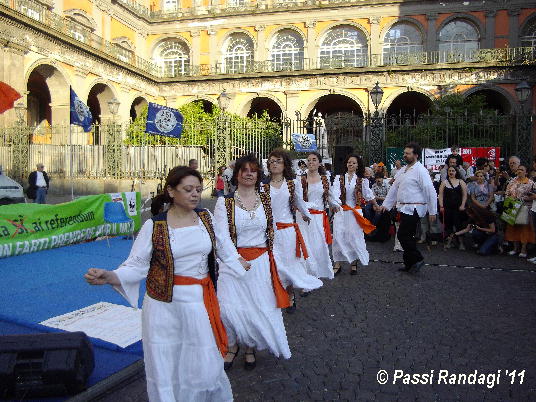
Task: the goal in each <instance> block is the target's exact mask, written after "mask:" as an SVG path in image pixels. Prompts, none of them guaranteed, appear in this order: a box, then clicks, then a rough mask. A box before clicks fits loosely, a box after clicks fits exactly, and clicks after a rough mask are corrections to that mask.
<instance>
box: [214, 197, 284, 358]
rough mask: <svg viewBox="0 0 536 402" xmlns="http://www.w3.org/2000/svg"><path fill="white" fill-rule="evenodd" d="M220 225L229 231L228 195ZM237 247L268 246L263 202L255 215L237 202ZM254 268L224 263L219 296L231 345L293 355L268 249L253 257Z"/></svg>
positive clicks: (220, 203)
mask: <svg viewBox="0 0 536 402" xmlns="http://www.w3.org/2000/svg"><path fill="white" fill-rule="evenodd" d="M214 219H215V221H216V225H217V226H218V227H221V228H225V229H226V230H227V233H229V224H228V220H227V211H226V209H225V198H223V197H220V198H218V200H217V201H216V207H215V209H214ZM235 225H236V232H237V247H239V248H240V247H266V225H267V221H266V215H265V213H264V208H263V206H262V204H260V205H259V207H258V208H257V210H256V211H255V215H254V217H253V218H252V217H251V216H250V213H249V212H248V211H245V210H243V209H242V208H240V207H238V206H235ZM250 264H251V268H250V269H249V271H245V272H244V273H242V274H241V275H236V271H235V270H232V269H229V268H228V267H227V265H226V264H220V276H219V279H218V299H219V302H220V309H221V318H222V321H223V324H224V326H225V329H226V330H227V337H228V339H229V346H233V345H235V344H237V343H238V344H241V345H246V346H248V347H253V348H255V349H257V350H264V349H268V350H270V352H271V353H273V354H274V355H275V356H277V357H279V356H283V357H284V358H286V359H288V358H290V348H289V346H288V341H287V333H286V331H285V325H284V323H283V315H282V314H281V309H280V308H278V307H277V304H276V298H275V294H274V289H273V287H272V279H271V275H270V261H269V258H268V253H267V252H266V253H264V254H262V255H261V256H260V257H258V258H257V259H255V260H252V261H250Z"/></svg>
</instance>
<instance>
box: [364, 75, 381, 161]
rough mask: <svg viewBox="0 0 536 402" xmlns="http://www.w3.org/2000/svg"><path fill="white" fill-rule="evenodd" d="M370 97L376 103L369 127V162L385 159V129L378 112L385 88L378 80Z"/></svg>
mask: <svg viewBox="0 0 536 402" xmlns="http://www.w3.org/2000/svg"><path fill="white" fill-rule="evenodd" d="M370 98H371V100H372V103H373V104H374V114H373V115H372V117H371V118H370V127H369V141H368V142H369V162H371V163H372V162H380V161H382V160H383V155H384V149H383V142H384V134H385V133H384V130H383V122H382V118H381V116H380V113H379V112H378V106H379V105H380V103H381V101H382V98H383V89H381V87H380V84H379V82H376V85H374V88H372V89H371V90H370Z"/></svg>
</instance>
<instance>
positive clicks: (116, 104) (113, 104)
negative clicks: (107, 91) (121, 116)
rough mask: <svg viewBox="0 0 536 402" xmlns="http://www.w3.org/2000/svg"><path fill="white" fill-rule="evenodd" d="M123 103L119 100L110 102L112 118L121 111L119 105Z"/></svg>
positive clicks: (115, 99) (113, 99) (114, 99)
mask: <svg viewBox="0 0 536 402" xmlns="http://www.w3.org/2000/svg"><path fill="white" fill-rule="evenodd" d="M120 104H121V102H119V101H118V100H117V98H115V97H114V98H112V99H110V100H109V101H108V108H109V109H110V113H111V114H112V116H115V115H116V114H117V112H118V111H119V105H120Z"/></svg>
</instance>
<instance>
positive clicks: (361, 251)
mask: <svg viewBox="0 0 536 402" xmlns="http://www.w3.org/2000/svg"><path fill="white" fill-rule="evenodd" d="M356 182H357V175H355V174H354V175H352V179H351V180H349V178H348V173H346V177H345V181H344V183H345V185H346V205H348V206H349V207H351V208H354V207H355V205H356V200H355V186H356ZM361 184H362V185H361V191H362V194H363V198H364V199H365V200H366V201H370V200H373V199H374V193H373V192H372V190H371V189H370V187H369V181H368V180H367V179H365V178H364V179H363V180H362V183H361ZM332 192H333V195H334V196H335V197H337V198H339V197H340V196H341V182H340V177H339V176H337V177H335V180H334V181H333V186H332ZM358 212H359V213H360V214H361V215H363V211H362V210H358ZM331 251H332V252H333V261H346V262H349V263H352V262H353V261H355V260H357V259H359V262H361V265H368V263H369V253H368V251H367V245H366V243H365V235H364V233H363V229H362V228H361V226H359V224H358V223H357V221H356V219H355V216H354V213H353V212H352V211H343V210H342V209H340V210H339V212H337V213H336V214H335V216H334V217H333V246H332V249H331Z"/></svg>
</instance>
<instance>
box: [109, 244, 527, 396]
mask: <svg viewBox="0 0 536 402" xmlns="http://www.w3.org/2000/svg"><path fill="white" fill-rule="evenodd" d="M368 247H369V251H370V253H371V259H372V260H380V261H373V262H371V264H370V265H369V266H367V267H361V268H360V269H359V274H358V275H356V276H351V275H349V268H348V267H345V269H344V271H343V272H342V273H341V274H340V275H339V276H337V277H336V278H335V279H334V280H332V281H325V285H324V287H323V288H321V289H319V290H317V291H315V292H313V293H312V294H311V295H310V296H308V297H306V298H303V297H298V298H297V301H298V305H297V307H298V309H297V311H296V313H295V314H293V315H288V314H284V315H285V323H286V328H287V334H288V339H289V343H290V348H291V351H292V358H291V359H289V360H282V359H276V358H274V357H273V356H271V355H270V354H269V353H267V352H266V351H264V352H260V353H258V355H257V367H256V368H255V370H253V371H250V372H248V371H245V370H244V369H243V368H242V364H243V359H244V357H243V354H242V352H241V353H240V354H239V356H238V357H237V359H236V361H235V365H234V367H233V368H232V370H231V371H230V372H229V377H230V380H231V383H232V386H233V393H234V397H235V400H236V401H268V400H274V401H311V400H349V401H369V400H379V401H396V400H400V401H414V400H418V401H435V400H440V401H443V400H445V401H450V400H463V401H477V400H479V401H480V400H493V401H508V400H516V401H527V400H534V399H535V397H534V395H536V364H535V362H536V343H535V342H534V338H533V337H534V333H535V331H536V266H534V265H531V264H529V263H527V262H526V261H524V260H521V259H519V258H517V257H507V256H491V257H480V256H477V255H475V254H473V253H472V252H469V251H465V252H463V251H457V250H447V251H444V250H443V249H442V248H441V247H439V246H436V247H432V249H431V251H427V250H426V247H423V250H424V253H425V258H426V261H427V262H429V263H431V264H435V265H427V266H425V267H423V269H422V270H421V272H420V273H418V274H407V273H402V272H399V271H398V270H397V268H398V267H399V265H397V264H393V261H401V254H400V253H393V252H391V250H392V242H388V243H386V244H377V243H369V244H368ZM379 370H385V373H382V374H380V375H379V374H378V372H379ZM395 370H401V371H398V372H397V373H398V374H399V376H401V375H402V373H403V374H410V375H412V374H431V370H434V372H433V373H434V374H433V377H432V381H431V383H429V382H430V381H425V382H427V383H426V384H417V385H411V384H404V383H403V379H404V378H400V379H397V380H396V382H395V383H393V381H394V379H393V376H394V374H395ZM440 370H448V374H449V377H447V378H448V379H450V378H451V377H450V375H452V374H455V375H458V374H472V373H475V370H476V373H477V375H479V376H480V374H484V375H485V376H486V377H485V380H487V381H488V382H486V383H484V384H476V385H469V384H465V385H464V384H458V385H448V384H447V385H445V384H438V380H439V376H440V374H441V375H442V378H445V375H446V372H441V373H440ZM506 370H509V371H508V373H507V372H506ZM513 370H516V373H515V374H514V375H513V376H509V375H508V374H511V373H512V371H513ZM523 370H524V372H523V374H520V372H522V371H523ZM499 372H500V375H499ZM384 374H387V383H386V384H385V385H380V384H379V383H378V376H379V377H380V379H381V380H383V379H384V377H382V375H384ZM493 374H495V375H496V376H495V381H494V383H492V381H493V380H494V378H493V376H492V375H493ZM521 376H523V378H521ZM479 378H482V377H477V379H479ZM425 379H426V378H425ZM469 379H470V380H471V378H469ZM512 379H513V381H514V383H513V384H511V381H512ZM426 380H428V379H426ZM521 380H522V381H523V383H522V384H521V383H520V382H521ZM456 381H461V379H457V380H456ZM486 384H488V385H486ZM531 395H532V396H531ZM99 400H102V401H106V402H117V401H125V402H127V401H132V402H138V401H140V402H141V401H146V400H147V394H146V392H145V383H144V378H143V376H142V375H141V376H138V377H135V378H133V379H132V382H130V383H123V384H121V385H120V386H118V387H116V389H115V390H112V391H111V392H110V393H108V394H107V395H105V396H104V397H102V398H100V399H99Z"/></svg>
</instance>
